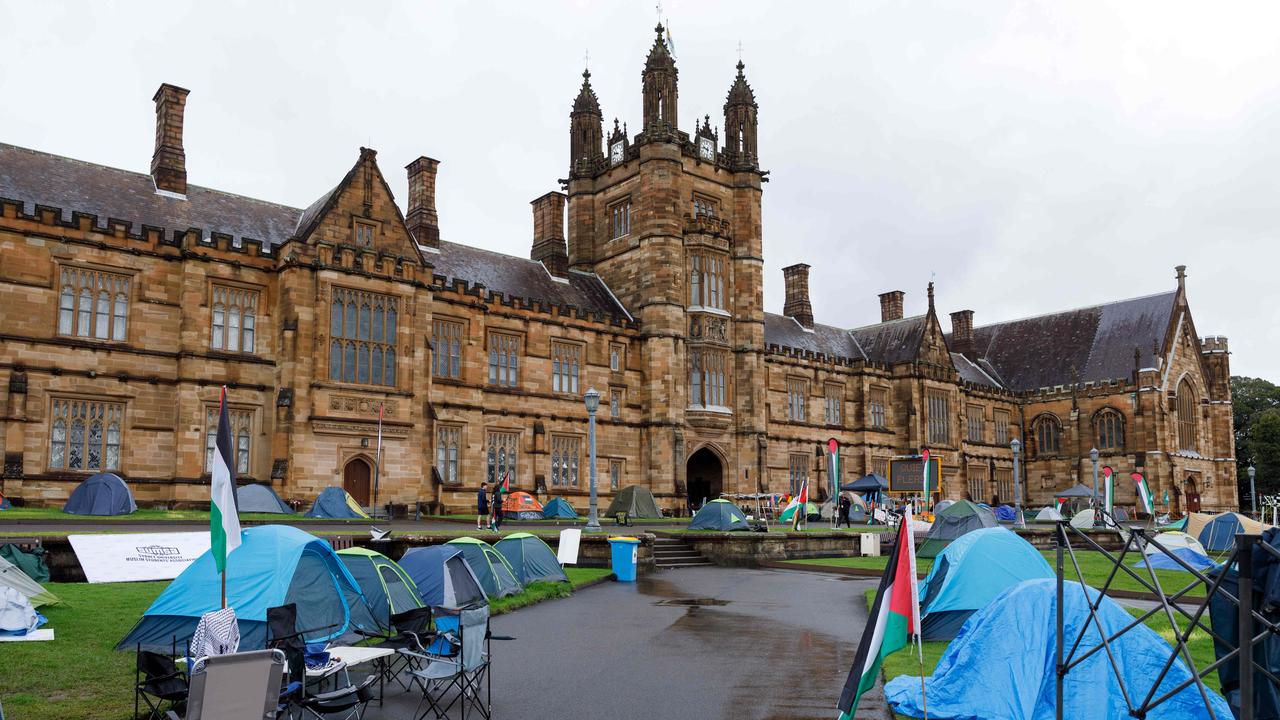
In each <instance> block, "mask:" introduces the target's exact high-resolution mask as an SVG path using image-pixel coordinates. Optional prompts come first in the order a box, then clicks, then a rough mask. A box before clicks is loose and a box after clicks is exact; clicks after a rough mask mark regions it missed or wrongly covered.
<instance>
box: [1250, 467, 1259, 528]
mask: <svg viewBox="0 0 1280 720" xmlns="http://www.w3.org/2000/svg"><path fill="white" fill-rule="evenodd" d="M1257 473H1258V471H1257V470H1254V469H1253V464H1252V463H1250V464H1249V500H1250V501H1251V502H1252V503H1253V518H1254V519H1255V520H1256V519H1257V518H1258V491H1257V489H1256V486H1255V485H1254V484H1253V476H1254V475H1256V474H1257Z"/></svg>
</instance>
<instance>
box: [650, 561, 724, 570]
mask: <svg viewBox="0 0 1280 720" xmlns="http://www.w3.org/2000/svg"><path fill="white" fill-rule="evenodd" d="M655 564H656V565H657V567H659V568H662V569H663V570H675V569H679V568H684V567H708V566H710V565H711V561H710V560H708V559H706V558H699V559H697V560H682V561H680V562H671V563H666V562H662V563H655Z"/></svg>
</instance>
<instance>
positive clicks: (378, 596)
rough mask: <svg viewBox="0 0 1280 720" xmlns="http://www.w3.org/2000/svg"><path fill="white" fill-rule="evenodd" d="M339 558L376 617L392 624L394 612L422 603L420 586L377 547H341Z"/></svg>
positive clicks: (388, 626)
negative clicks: (419, 595)
mask: <svg viewBox="0 0 1280 720" xmlns="http://www.w3.org/2000/svg"><path fill="white" fill-rule="evenodd" d="M338 559H339V560H341V561H342V564H343V565H346V566H347V570H349V571H350V572H351V576H352V577H354V578H355V579H356V582H357V583H358V584H359V585H360V591H361V592H363V593H364V600H365V602H366V603H368V605H369V609H370V610H372V611H373V618H374V619H375V620H377V621H378V622H379V623H381V625H382V627H384V628H390V627H391V616H392V615H398V614H400V613H402V612H406V611H408V610H412V609H414V608H420V607H422V600H421V599H419V597H418V586H417V585H415V584H414V582H413V579H412V578H410V577H409V574H408V573H406V572H405V571H404V570H403V569H402V568H401V567H400V566H399V565H397V564H396V562H395V561H394V560H392V559H391V558H389V557H387V556H386V555H383V554H382V553H380V552H377V551H375V550H369V549H368V548H362V547H353V548H347V549H345V550H339V551H338Z"/></svg>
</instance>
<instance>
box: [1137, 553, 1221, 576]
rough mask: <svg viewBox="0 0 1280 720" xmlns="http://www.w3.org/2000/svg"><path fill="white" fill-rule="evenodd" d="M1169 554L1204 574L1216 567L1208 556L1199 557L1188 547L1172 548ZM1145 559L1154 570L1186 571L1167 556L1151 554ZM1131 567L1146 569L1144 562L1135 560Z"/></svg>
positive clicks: (1198, 554) (1199, 555)
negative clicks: (1148, 559) (1148, 560)
mask: <svg viewBox="0 0 1280 720" xmlns="http://www.w3.org/2000/svg"><path fill="white" fill-rule="evenodd" d="M1170 552H1172V553H1173V554H1174V555H1177V556H1178V557H1179V558H1181V559H1182V561H1183V562H1185V563H1186V564H1188V565H1190V566H1191V567H1193V568H1195V569H1197V570H1199V571H1201V572H1204V571H1205V570H1208V569H1210V568H1215V567H1217V566H1218V564H1217V563H1215V562H1214V561H1212V560H1210V559H1209V556H1208V555H1201V554H1200V553H1198V552H1196V551H1195V550H1192V549H1191V548H1189V547H1180V548H1173V549H1172V550H1170ZM1147 557H1149V558H1151V567H1153V568H1155V569H1156V570H1181V571H1182V572H1186V571H1187V569H1186V568H1184V567H1182V566H1181V565H1179V564H1178V563H1177V562H1176V561H1174V559H1173V558H1171V557H1169V556H1168V555H1165V554H1164V553H1162V552H1153V553H1151V554H1150V555H1148V556H1147ZM1133 566H1134V567H1146V566H1147V563H1146V561H1144V560H1137V561H1135V562H1134V563H1133Z"/></svg>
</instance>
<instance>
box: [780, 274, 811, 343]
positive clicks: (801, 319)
mask: <svg viewBox="0 0 1280 720" xmlns="http://www.w3.org/2000/svg"><path fill="white" fill-rule="evenodd" d="M782 277H783V279H784V280H786V284H787V300H786V303H784V304H783V306H782V314H783V315H786V316H787V317H789V318H793V319H794V320H795V321H796V322H798V323H800V324H801V325H803V326H804V327H807V328H812V327H813V306H812V305H810V304H809V266H808V265H805V264H804V263H799V264H796V265H792V266H790V267H784V268H782Z"/></svg>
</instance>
